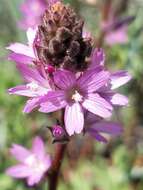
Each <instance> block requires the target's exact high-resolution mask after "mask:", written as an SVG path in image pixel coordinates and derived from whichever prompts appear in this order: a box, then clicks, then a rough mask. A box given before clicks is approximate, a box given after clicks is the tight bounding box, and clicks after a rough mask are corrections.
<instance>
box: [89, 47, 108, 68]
mask: <svg viewBox="0 0 143 190" xmlns="http://www.w3.org/2000/svg"><path fill="white" fill-rule="evenodd" d="M104 62H105V54H104V51H103V49H100V48H96V49H94V50H93V53H92V59H91V64H90V65H89V69H95V68H96V67H97V66H99V65H104Z"/></svg>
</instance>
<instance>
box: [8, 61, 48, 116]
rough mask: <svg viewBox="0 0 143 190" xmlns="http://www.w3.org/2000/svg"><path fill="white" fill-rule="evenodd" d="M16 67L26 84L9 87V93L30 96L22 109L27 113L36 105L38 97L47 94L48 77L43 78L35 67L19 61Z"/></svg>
mask: <svg viewBox="0 0 143 190" xmlns="http://www.w3.org/2000/svg"><path fill="white" fill-rule="evenodd" d="M17 68H18V70H19V71H20V72H21V74H22V75H23V77H24V79H25V80H26V84H23V85H19V86H16V87H14V88H10V89H9V93H10V94H16V95H20V96H26V97H29V98H30V99H29V100H28V101H27V103H26V106H25V108H24V110H23V111H24V112H27V113H28V112H30V111H31V110H32V109H34V108H35V107H37V106H38V102H39V98H41V96H44V95H45V94H47V92H48V91H50V89H51V88H50V85H49V80H48V78H47V79H45V78H44V77H43V76H42V75H41V74H40V72H39V71H38V70H37V69H36V68H30V67H28V65H25V64H21V63H19V64H17Z"/></svg>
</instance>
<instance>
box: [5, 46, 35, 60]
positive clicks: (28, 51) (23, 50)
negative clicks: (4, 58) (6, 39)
mask: <svg viewBox="0 0 143 190" xmlns="http://www.w3.org/2000/svg"><path fill="white" fill-rule="evenodd" d="M7 49H8V50H11V51H13V52H15V53H17V54H22V55H26V56H29V57H32V58H35V55H34V51H33V49H32V47H29V46H27V45H24V44H21V43H14V44H11V45H10V46H9V47H7Z"/></svg>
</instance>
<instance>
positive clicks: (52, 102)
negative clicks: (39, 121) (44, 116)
mask: <svg viewBox="0 0 143 190" xmlns="http://www.w3.org/2000/svg"><path fill="white" fill-rule="evenodd" d="M40 102H41V104H40V106H41V107H40V109H39V111H40V112H44V113H50V112H54V111H57V110H59V109H62V108H64V107H65V106H66V105H67V102H66V99H65V94H64V92H63V91H52V92H49V93H48V94H47V95H46V96H44V97H43V98H41V100H40Z"/></svg>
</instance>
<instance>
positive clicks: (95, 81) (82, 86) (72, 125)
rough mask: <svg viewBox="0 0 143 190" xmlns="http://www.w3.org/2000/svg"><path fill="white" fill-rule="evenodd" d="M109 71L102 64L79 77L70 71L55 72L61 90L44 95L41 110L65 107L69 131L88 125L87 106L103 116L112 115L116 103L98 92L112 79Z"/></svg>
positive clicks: (79, 129) (55, 81) (55, 79)
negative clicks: (107, 99)
mask: <svg viewBox="0 0 143 190" xmlns="http://www.w3.org/2000/svg"><path fill="white" fill-rule="evenodd" d="M109 76H110V75H109V72H107V71H104V70H101V68H97V69H94V70H92V71H86V72H85V73H83V75H82V76H81V77H79V78H78V79H76V75H75V74H73V73H72V72H70V71H65V70H63V71H57V72H55V73H54V83H55V85H56V86H57V87H58V89H57V90H55V91H51V92H49V93H48V94H47V95H46V96H44V97H43V98H41V100H40V101H41V105H40V106H41V107H40V109H39V111H41V112H46V113H49V112H53V111H56V110H59V109H61V108H65V117H64V120H65V127H66V130H67V133H68V134H69V135H73V134H74V132H75V133H80V132H81V131H82V129H83V126H84V111H83V109H86V110H88V111H90V112H92V113H94V114H96V115H99V116H101V117H103V118H106V117H109V116H111V111H112V105H111V104H110V103H109V102H107V101H106V100H105V99H104V98H103V97H101V96H100V93H98V89H100V88H101V87H103V86H104V85H105V84H106V83H107V82H108V80H109Z"/></svg>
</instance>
